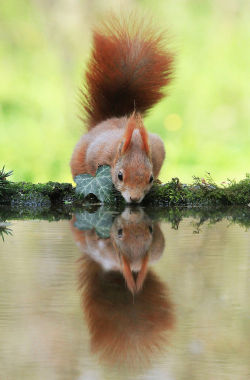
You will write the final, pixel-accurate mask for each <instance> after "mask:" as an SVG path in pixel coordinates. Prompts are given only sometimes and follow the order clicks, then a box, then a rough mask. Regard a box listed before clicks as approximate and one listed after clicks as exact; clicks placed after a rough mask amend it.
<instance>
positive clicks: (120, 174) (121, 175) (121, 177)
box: [118, 171, 123, 181]
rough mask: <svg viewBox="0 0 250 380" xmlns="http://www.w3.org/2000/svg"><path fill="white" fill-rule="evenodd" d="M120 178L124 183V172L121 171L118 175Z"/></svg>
mask: <svg viewBox="0 0 250 380" xmlns="http://www.w3.org/2000/svg"><path fill="white" fill-rule="evenodd" d="M118 178H119V180H120V181H122V180H123V174H122V172H121V171H120V172H119V173H118Z"/></svg>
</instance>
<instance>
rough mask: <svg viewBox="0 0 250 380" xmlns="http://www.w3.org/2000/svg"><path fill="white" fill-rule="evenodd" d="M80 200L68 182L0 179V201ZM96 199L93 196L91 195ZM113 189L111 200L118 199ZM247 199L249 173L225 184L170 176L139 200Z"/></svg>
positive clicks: (172, 202) (156, 202)
mask: <svg viewBox="0 0 250 380" xmlns="http://www.w3.org/2000/svg"><path fill="white" fill-rule="evenodd" d="M79 202H80V203H82V200H80V198H79V195H77V194H76V193H75V188H74V187H73V186H72V185H71V184H68V183H56V182H48V183H46V184H31V183H25V182H16V183H15V182H8V181H7V180H6V181H0V204H8V205H9V204H15V205H20V206H23V207H27V206H29V205H32V206H36V205H37V206H38V207H47V208H48V207H50V206H51V205H54V204H58V203H61V204H64V203H71V204H79ZM95 202H96V199H95ZM122 202H123V201H122V200H121V197H120V196H119V194H117V192H115V191H114V203H122ZM249 203H250V177H246V178H245V179H244V180H242V181H240V182H238V183H234V182H231V183H230V184H228V185H227V186H226V187H219V186H217V185H216V184H214V183H208V182H206V181H204V180H199V179H196V180H195V183H194V184H193V185H182V184H181V183H180V182H179V180H178V179H172V181H171V182H168V183H166V184H164V185H162V184H158V183H155V184H154V186H153V188H152V190H151V192H150V193H149V194H148V195H147V196H146V198H145V199H144V201H143V204H144V205H164V206H166V205H188V206H199V205H202V206H204V205H205V206H206V205H213V206H215V205H217V206H218V205H247V204H249Z"/></svg>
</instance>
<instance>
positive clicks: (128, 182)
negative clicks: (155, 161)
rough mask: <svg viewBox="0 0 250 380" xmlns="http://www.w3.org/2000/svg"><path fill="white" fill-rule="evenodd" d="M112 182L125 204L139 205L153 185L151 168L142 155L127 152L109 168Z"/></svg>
mask: <svg viewBox="0 0 250 380" xmlns="http://www.w3.org/2000/svg"><path fill="white" fill-rule="evenodd" d="M111 174H112V181H113V184H114V185H115V187H116V189H117V190H118V191H120V193H121V194H122V196H123V198H124V199H125V201H126V202H127V203H140V202H141V201H142V200H143V198H144V196H145V195H146V194H147V193H148V191H149V190H150V189H151V187H152V185H153V180H154V177H153V166H152V163H151V161H150V159H149V158H148V157H147V156H146V155H145V154H143V153H138V151H137V152H134V153H133V151H132V152H129V153H127V154H126V155H124V156H122V157H121V158H119V159H118V161H117V162H116V163H115V165H114V166H113V167H112V168H111Z"/></svg>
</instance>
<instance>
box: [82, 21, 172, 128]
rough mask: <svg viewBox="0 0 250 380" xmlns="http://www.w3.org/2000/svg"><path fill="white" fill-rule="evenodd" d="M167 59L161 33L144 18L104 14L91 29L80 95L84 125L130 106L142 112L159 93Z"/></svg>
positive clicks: (165, 76) (128, 111)
mask: <svg viewBox="0 0 250 380" xmlns="http://www.w3.org/2000/svg"><path fill="white" fill-rule="evenodd" d="M172 64H173V56H172V54H171V53H170V52H168V50H167V49H166V47H165V40H164V38H163V35H162V34H161V33H160V32H158V31H155V30H153V28H152V26H151V25H150V24H149V23H146V22H144V20H143V19H139V20H138V16H137V17H136V15H130V16H129V17H127V18H122V17H121V18H118V17H115V16H114V15H110V16H109V18H108V19H106V20H105V21H104V22H103V24H102V25H101V26H100V27H99V28H97V29H95V30H94V33H93V48H92V54H91V58H90V61H89V63H88V65H87V71H86V78H85V86H84V89H83V91H82V99H81V102H82V106H83V108H84V110H85V114H86V116H87V124H88V128H89V129H90V128H91V127H93V126H95V125H96V124H98V123H100V122H101V121H103V120H106V119H109V118H112V117H122V116H125V115H130V114H131V113H132V112H133V111H134V110H136V112H139V113H141V114H142V115H143V114H145V112H146V111H147V110H148V109H150V108H151V107H152V106H153V105H154V104H155V103H157V102H158V101H159V100H160V99H161V98H162V97H163V96H164V94H163V92H162V88H163V87H164V86H166V85H167V84H168V82H169V81H170V80H171V76H172V66H173V65H172Z"/></svg>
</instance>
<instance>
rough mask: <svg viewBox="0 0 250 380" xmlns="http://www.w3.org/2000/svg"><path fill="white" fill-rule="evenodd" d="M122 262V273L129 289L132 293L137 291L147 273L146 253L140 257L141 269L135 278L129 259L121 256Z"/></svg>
mask: <svg viewBox="0 0 250 380" xmlns="http://www.w3.org/2000/svg"><path fill="white" fill-rule="evenodd" d="M122 264H123V275H124V277H125V280H126V283H127V286H128V288H129V290H130V291H131V293H132V294H134V293H136V292H139V291H140V290H141V288H142V285H143V282H144V280H145V278H146V274H147V267H148V254H146V255H145V256H144V258H143V259H142V265H141V269H140V271H139V272H138V274H137V278H136V280H135V279H134V277H133V274H132V271H131V268H130V264H129V261H128V259H127V258H126V257H125V256H122Z"/></svg>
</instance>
